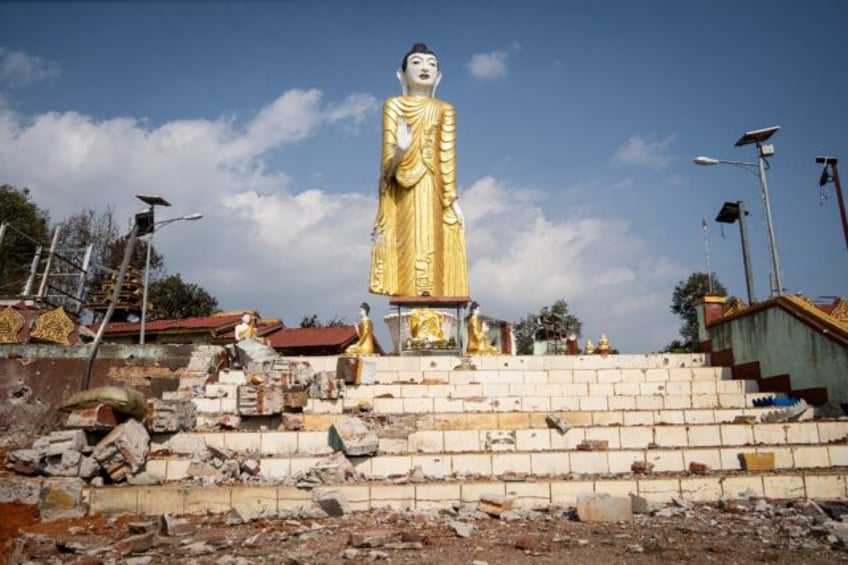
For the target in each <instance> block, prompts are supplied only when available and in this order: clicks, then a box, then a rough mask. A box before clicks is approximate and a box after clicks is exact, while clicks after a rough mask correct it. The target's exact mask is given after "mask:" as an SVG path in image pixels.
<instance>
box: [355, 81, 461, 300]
mask: <svg viewBox="0 0 848 565" xmlns="http://www.w3.org/2000/svg"><path fill="white" fill-rule="evenodd" d="M404 120H405V122H406V123H407V124H409V128H410V130H411V132H412V144H411V146H410V147H409V149H408V150H407V151H406V153H405V154H404V155H403V157H402V158H401V159H400V161H399V162H396V160H397V159H396V147H397V130H398V124H399V123H401V124H402V122H403V121H404ZM455 141H456V112H455V109H454V107H453V106H452V105H451V104H449V103H447V102H445V101H443V100H439V99H436V98H431V97H426V96H407V95H404V96H398V97H395V98H390V99H388V100H387V101H386V102H385V104H384V106H383V150H382V165H381V175H380V195H379V203H378V208H377V219H376V221H375V225H374V232H373V243H372V249H371V281H370V291H371V292H372V293H374V294H388V295H392V296H466V295H468V274H467V268H466V253H465V232H464V228H463V224H462V218H461V217H459V216H458V215H457V213H456V210H455V209H454V206H453V203H454V201H455V200H456V198H457V194H456V168H455V160H456V159H455V148H456V145H455ZM395 164H396V167H395ZM393 168H394V170H392V169H393Z"/></svg>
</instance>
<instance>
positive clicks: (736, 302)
mask: <svg viewBox="0 0 848 565" xmlns="http://www.w3.org/2000/svg"><path fill="white" fill-rule="evenodd" d="M747 307H748V306H747V305H746V304H745V303H744V302H742V299H741V298H734V299H733V302H731V303H730V308H728V309H727V310H725V311H724V315H725V316H730V315H731V314H737V313H739V312H741V311H742V310H745V309H746V308H747Z"/></svg>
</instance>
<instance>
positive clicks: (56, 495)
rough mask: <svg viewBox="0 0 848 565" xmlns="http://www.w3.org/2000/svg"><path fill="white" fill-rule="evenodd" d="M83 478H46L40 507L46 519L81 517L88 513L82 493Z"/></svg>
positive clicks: (43, 517) (42, 515) (42, 516)
mask: <svg viewBox="0 0 848 565" xmlns="http://www.w3.org/2000/svg"><path fill="white" fill-rule="evenodd" d="M84 486H85V483H84V482H83V480H82V479H79V478H73V479H45V480H44V483H43V484H42V487H41V498H40V501H39V505H38V509H39V512H40V513H41V518H42V519H44V520H57V519H61V518H79V517H81V516H85V515H86V514H87V513H88V506H87V505H86V504H84V503H83V498H82V493H83V487H84Z"/></svg>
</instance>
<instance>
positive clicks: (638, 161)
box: [612, 135, 674, 167]
mask: <svg viewBox="0 0 848 565" xmlns="http://www.w3.org/2000/svg"><path fill="white" fill-rule="evenodd" d="M673 141H674V136H673V135H669V136H668V137H666V138H665V139H664V140H662V141H652V140H646V139H643V138H641V137H639V136H633V137H631V138H630V139H628V140H627V141H626V142H624V144H622V145H621V146H620V147H619V148H618V149H617V150H616V152H615V154H614V155H613V157H612V162H613V164H615V165H651V166H654V167H664V166H666V165H667V164H668V162H669V160H670V157H669V155H668V150H669V147H670V146H671V144H672V142H673Z"/></svg>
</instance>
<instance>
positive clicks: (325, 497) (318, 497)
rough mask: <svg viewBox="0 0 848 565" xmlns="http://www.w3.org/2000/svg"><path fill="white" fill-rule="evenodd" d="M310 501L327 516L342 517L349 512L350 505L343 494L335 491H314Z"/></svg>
mask: <svg viewBox="0 0 848 565" xmlns="http://www.w3.org/2000/svg"><path fill="white" fill-rule="evenodd" d="M312 501H313V502H314V503H315V504H316V505H317V506H318V507H319V508H320V509H321V510H323V511H324V512H326V513H327V515H328V516H344V515H345V514H347V513H348V512H350V505H349V504H348V502H347V497H346V496H345V494H344V492H342V491H340V490H337V489H316V490H315V491H314V492H313V493H312Z"/></svg>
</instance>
